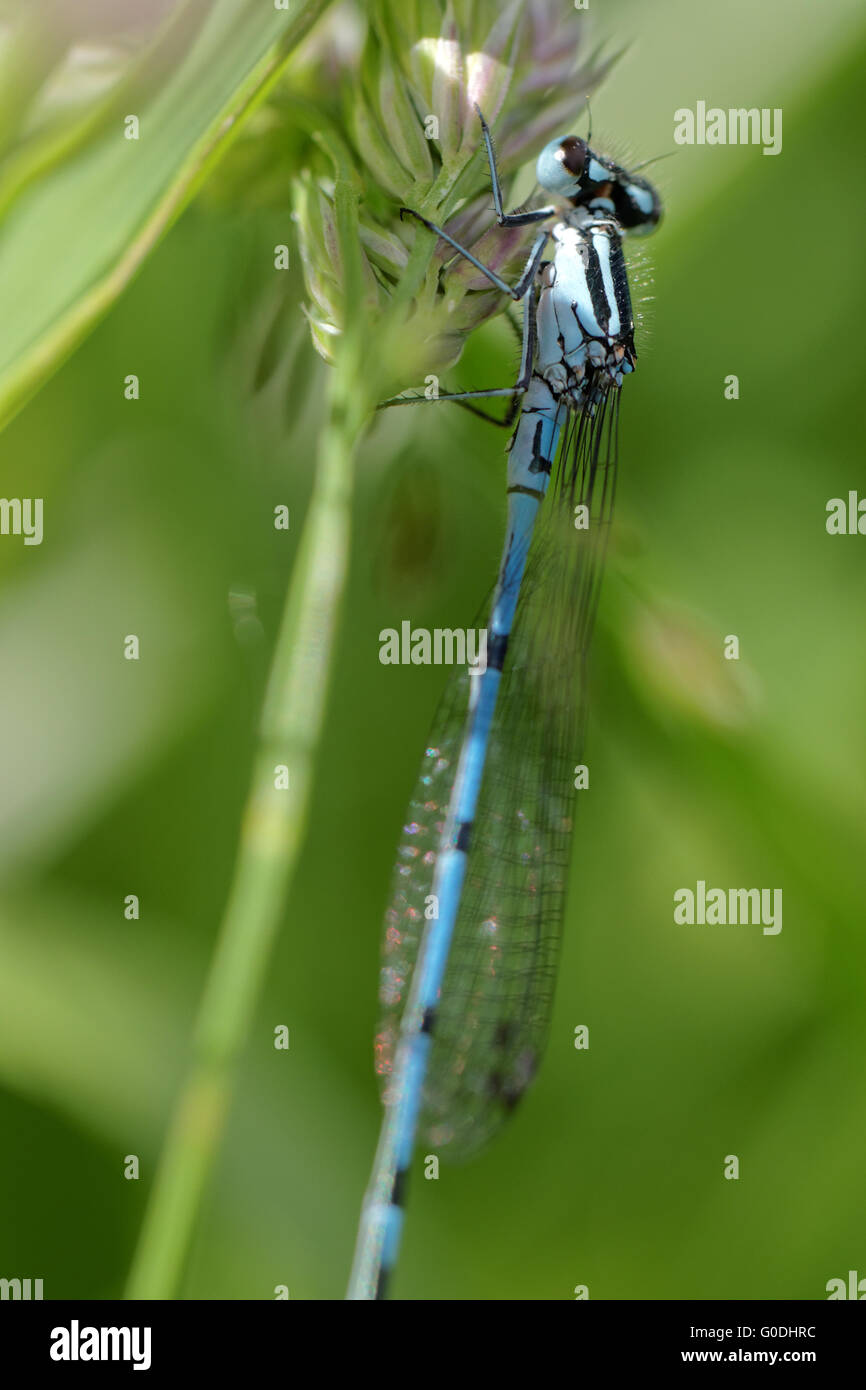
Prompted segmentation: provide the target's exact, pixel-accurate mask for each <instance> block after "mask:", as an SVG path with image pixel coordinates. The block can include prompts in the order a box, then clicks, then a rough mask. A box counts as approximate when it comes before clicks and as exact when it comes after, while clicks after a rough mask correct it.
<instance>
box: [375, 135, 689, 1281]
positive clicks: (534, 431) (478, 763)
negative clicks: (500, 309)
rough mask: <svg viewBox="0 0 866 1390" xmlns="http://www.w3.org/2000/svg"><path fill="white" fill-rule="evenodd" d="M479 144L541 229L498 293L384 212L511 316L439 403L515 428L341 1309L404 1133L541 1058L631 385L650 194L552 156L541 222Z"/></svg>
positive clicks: (456, 1132) (387, 1203)
mask: <svg viewBox="0 0 866 1390" xmlns="http://www.w3.org/2000/svg"><path fill="white" fill-rule="evenodd" d="M480 115H481V113H480V112H479V116H480ZM481 128H482V135H483V139H484V143H485V147H486V151H487V158H488V162H489V165H490V178H491V182H492V185H493V200H494V206H495V210H496V217H497V221H498V223H499V225H500V226H503V227H515V226H523V225H529V224H540V226H541V230H540V231H539V233H538V235H537V236H536V238H535V241H534V243H533V246H532V249H531V251H530V253H529V256H528V259H527V262H526V265H525V268H524V270H523V273H522V274H521V276H520V277H519V279H518V281H517V283H516V284H514V285H509V284H507V283H506V281H505V280H503V279H502V278H501V277H500V276H499V275H498V274H496V273H495V272H494V271H492V270H490V269H489V268H488V267H485V266H484V265H482V264H481V262H480V261H478V260H477V259H476V258H475V257H474V256H473V255H472V254H471V253H470V252H468V251H467V250H465V248H464V247H462V246H460V245H459V244H458V243H457V242H456V241H455V240H453V239H452V238H451V237H450V236H449V235H448V234H447V232H445V231H444V230H443V229H442V228H441V227H437V226H435V225H434V224H433V223H430V222H427V221H426V220H425V219H424V218H421V217H420V216H419V214H417V213H413V212H411V211H410V210H409V209H404V212H406V213H408V215H410V216H412V217H414V218H416V219H417V220H418V221H421V222H424V224H425V225H426V226H427V227H428V228H429V229H430V230H431V231H434V232H436V233H437V234H438V235H439V236H441V237H444V239H445V240H446V242H448V243H449V244H450V245H451V246H452V247H453V248H454V251H455V253H456V254H459V255H461V256H464V257H465V258H466V259H467V260H469V261H471V263H472V264H473V265H474V266H476V267H477V268H478V270H479V271H482V272H483V273H484V274H485V275H486V276H487V278H488V279H489V280H490V281H491V282H492V283H493V284H494V285H496V286H497V288H498V289H500V290H501V291H502V292H503V293H504V294H507V295H509V296H511V298H512V299H514V300H516V301H520V300H522V301H523V332H522V351H521V363H520V373H519V377H518V380H517V382H516V384H515V385H514V386H511V387H497V388H491V389H489V390H483V391H463V392H455V393H451V394H449V395H444V396H440V397H439V400H455V401H459V402H462V403H463V404H466V405H468V407H469V408H470V409H473V410H475V411H479V412H481V413H483V408H481V407H478V406H475V405H474V404H472V403H473V402H474V401H476V400H478V399H480V398H490V397H507V398H510V405H509V409H508V411H507V414H506V417H505V420H506V422H507V423H511V422H512V421H513V420H514V419H515V418H517V425H516V428H515V430H514V433H513V434H512V436H511V440H510V443H509V446H508V450H509V452H508V519H507V529H506V535H505V544H504V547H503V553H502V561H501V566H500V570H499V576H498V579H497V582H496V585H495V588H494V591H493V596H492V600H491V605H490V616H489V620H488V624H487V627H488V645H487V669H486V670H485V671H484V672H483V673H482V674H478V673H475V674H470V673H469V672H467V671H463V672H459V673H455V675H454V677H453V679H452V681H451V683H450V686H449V689H448V691H447V693H446V696H445V698H444V700H443V702H442V705H441V707H440V710H439V714H438V716H437V719H436V722H435V725H434V729H433V732H432V734H431V738H430V741H429V746H428V748H427V753H426V756H425V759H424V763H423V766H422V770H421V776H420V779H419V782H418V785H417V788H416V792H415V795H414V798H413V801H412V803H411V805H410V808H409V813H408V816H407V820H406V825H405V828H404V833H403V840H402V843H401V847H400V852H399V855H398V860H397V866H396V869H395V876H394V893H393V899H392V903H391V906H390V908H389V910H388V914H387V918H386V927H385V945H384V958H383V964H382V973H381V987H380V1000H381V1003H382V1006H383V1010H384V1017H383V1021H382V1023H381V1026H380V1030H379V1033H378V1035H377V1038H376V1067H377V1071H378V1072H379V1074H380V1076H381V1077H382V1080H383V1100H384V1104H385V1116H384V1121H383V1127H382V1133H381V1137H380V1140H379V1147H378V1150H377V1153H376V1159H375V1165H374V1169H373V1174H372V1178H371V1181H370V1185H369V1187H368V1189H367V1193H366V1196H365V1199H364V1207H363V1212H362V1217H361V1228H360V1232H359V1237H358V1245H357V1249H356V1252H355V1262H354V1266H353V1270H352V1278H351V1283H350V1287H349V1297H350V1298H356V1299H368V1298H376V1297H382V1296H383V1293H384V1289H385V1284H386V1280H387V1277H388V1274H389V1273H390V1271H391V1270H392V1269H393V1266H394V1262H395V1259H396V1255H397V1249H398V1245H399V1239H400V1229H401V1225H402V1217H403V1201H404V1194H405V1183H406V1176H407V1172H408V1168H409V1164H410V1161H411V1157H412V1153H413V1149H414V1145H415V1140H416V1132H417V1130H418V1127H419V1124H421V1125H422V1126H423V1134H424V1136H425V1138H426V1140H427V1141H428V1142H429V1144H430V1146H431V1147H432V1148H433V1149H434V1150H435V1151H436V1152H437V1153H443V1154H453V1155H455V1156H456V1155H459V1156H465V1155H467V1154H470V1153H472V1152H473V1151H474V1150H475V1149H477V1148H479V1147H480V1146H481V1145H482V1144H483V1143H484V1142H485V1141H486V1140H487V1139H488V1138H489V1137H490V1135H491V1134H492V1132H493V1131H494V1130H495V1129H496V1128H497V1127H498V1125H499V1124H500V1123H501V1122H502V1121H503V1120H504V1119H505V1118H506V1117H507V1115H508V1114H509V1113H510V1112H511V1111H512V1110H513V1109H514V1107H515V1105H516V1104H517V1102H518V1100H519V1099H520V1096H521V1095H522V1094H523V1092H524V1091H525V1089H526V1087H527V1086H528V1084H529V1082H530V1081H531V1079H532V1076H533V1074H534V1073H535V1070H536V1068H537V1065H538V1061H539V1058H540V1055H541V1052H542V1050H543V1047H544V1043H545V1039H546V1034H547V1030H548V1023H549V1017H550V1007H551V1002H552V996H553V987H554V978H555V973H556V966H557V957H558V951H559V938H560V925H561V921H562V916H563V908H564V898H565V889H566V875H567V868H568V857H569V849H570V844H571V840H572V816H573V810H574V800H575V785H574V769H575V765H576V764H577V763H579V762H580V750H581V743H582V735H583V724H584V719H585V712H586V698H585V679H586V657H587V652H588V647H589V640H590V635H591V632H592V626H593V619H594V615H595V609H596V604H597V600H598V593H599V585H600V580H601V572H602V565H603V558H604V551H605V547H606V541H607V535H608V531H609V528H610V522H611V516H612V507H613V497H614V487H615V482H616V451H617V425H618V414H619V398H620V397H619V390H620V387H621V385H622V382H623V380H624V378H625V377H626V376H627V375H628V374H629V373H630V372H631V371H633V370H634V366H635V347H634V323H633V318H632V307H631V297H630V293H629V285H628V277H627V273H626V265H625V259H624V255H623V247H622V242H623V237H624V235H625V234H627V233H629V232H646V231H650V230H652V228H653V227H655V226H656V225H657V223H658V221H659V218H660V216H661V204H660V201H659V198H658V195H657V193H656V191H655V189H654V188H653V187H652V185H651V184H649V183H648V182H647V181H646V180H645V179H643V178H641V177H639V176H638V175H637V174H636V173H635V172H634V171H632V172H629V171H627V170H626V169H624V168H622V167H620V166H619V165H617V164H615V163H613V161H612V160H609V159H606V158H604V157H602V156H600V155H598V154H596V153H595V152H594V151H593V150H592V149H591V148H590V146H589V143H588V140H586V141H585V140H582V139H580V138H579V137H577V136H567V137H565V138H564V139H557V140H553V141H551V143H550V144H549V145H547V146H546V147H545V149H544V150H543V151H542V153H541V155H540V156H539V159H538V164H537V178H538V183H539V185H540V186H541V188H542V189H543V190H545V191H546V192H547V193H548V194H552V195H554V196H555V197H556V198H557V199H558V203H557V204H556V205H551V206H546V207H543V208H538V209H534V210H531V211H518V212H514V213H506V212H504V211H503V204H502V195H501V189H500V182H499V177H498V174H497V169H496V160H495V157H494V152H493V145H492V141H491V138H490V132H489V130H488V128H487V125H486V123H485V121H484V118H483V117H481ZM590 138H591V137H590ZM551 241H552V243H553V255H552V258H551V259H549V260H546V259H545V251H546V249H547V247H548V245H549V243H550V242H551ZM410 399H411V398H410ZM403 403H408V402H407V401H406V399H405V398H400V399H398V400H395V401H394V402H387V403H386V404H403ZM518 412H519V415H518ZM542 503H544V505H543V506H542Z"/></svg>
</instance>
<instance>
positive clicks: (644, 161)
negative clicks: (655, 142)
mask: <svg viewBox="0 0 866 1390" xmlns="http://www.w3.org/2000/svg"><path fill="white" fill-rule="evenodd" d="M672 154H679V150H665V152H664V154H654V155H653V157H652V159H642V160H641V162H640V164H633V165H632V166H631V169H630V170H629V172H630V173H632V174H636V173H637V171H638V169H646V167H647V165H648V164H658V162H659V160H660V159H670V157H671V155H672Z"/></svg>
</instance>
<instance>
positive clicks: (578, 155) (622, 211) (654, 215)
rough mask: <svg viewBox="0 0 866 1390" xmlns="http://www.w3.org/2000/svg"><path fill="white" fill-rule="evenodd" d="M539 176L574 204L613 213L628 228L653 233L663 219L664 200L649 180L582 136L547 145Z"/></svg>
mask: <svg viewBox="0 0 866 1390" xmlns="http://www.w3.org/2000/svg"><path fill="white" fill-rule="evenodd" d="M536 177H537V179H538V182H539V184H540V185H541V187H542V188H544V189H546V190H547V192H548V193H558V194H559V196H560V197H562V198H567V199H568V201H569V202H570V203H571V204H572V206H573V207H576V208H587V209H588V210H590V211H592V212H606V213H609V214H610V215H611V216H612V217H614V218H615V219H616V221H617V222H618V223H619V225H620V227H622V229H623V230H624V231H630V232H651V231H652V230H653V228H654V227H656V226H658V223H659V221H660V219H661V215H662V204H661V199H660V198H659V195H658V193H657V192H656V190H655V188H654V187H653V185H652V184H651V183H650V182H649V180H648V179H643V178H640V177H639V176H638V175H637V174H630V173H629V172H628V170H627V169H623V168H622V167H621V166H620V165H619V164H615V163H614V162H613V160H612V159H606V158H605V157H604V155H599V154H596V153H595V151H594V150H591V149H590V147H589V145H588V144H587V143H586V141H585V140H581V138H580V136H579V135H566V136H565V137H563V138H561V139H558V140H551V142H550V144H549V145H545V147H544V149H543V150H542V151H541V154H540V155H539V156H538V163H537V165H536Z"/></svg>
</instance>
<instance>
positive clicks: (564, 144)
mask: <svg viewBox="0 0 866 1390" xmlns="http://www.w3.org/2000/svg"><path fill="white" fill-rule="evenodd" d="M586 156H587V144H586V141H585V140H581V139H580V137H579V136H578V135H567V136H566V137H565V139H564V140H561V141H560V144H559V149H558V150H557V152H556V157H557V159H558V160H560V162H561V164H562V166H563V168H564V169H567V170H568V172H569V174H571V176H572V178H575V179H579V178H580V176H581V174H582V173H583V171H584V169H585V168H586Z"/></svg>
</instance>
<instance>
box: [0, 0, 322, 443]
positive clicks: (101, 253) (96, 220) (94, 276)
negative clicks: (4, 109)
mask: <svg viewBox="0 0 866 1390" xmlns="http://www.w3.org/2000/svg"><path fill="white" fill-rule="evenodd" d="M327 3H328V0H298V2H297V3H294V4H293V5H292V9H291V12H286V11H283V10H276V9H274V7H273V6H272V5H264V4H250V3H249V0H215V3H213V4H211V5H210V6H205V9H209V13H208V14H207V18H206V21H205V23H204V24H203V25H202V27H201V30H200V31H199V33H198V34H197V36H196V38H195V40H194V42H193V43H192V45H191V47H190V48H189V50H188V52H187V53H186V54H185V55H184V57H183V59H182V61H181V62H180V63H179V64H178V65H176V66H175V67H174V69H173V70H172V71H170V73H169V74H168V75H167V76H166V77H165V78H164V80H163V81H161V82H159V83H157V84H156V86H155V88H154V89H153V90H151V91H150V92H149V93H148V95H147V96H146V97H145V98H144V99H143V100H142V101H141V104H140V106H136V108H135V109H134V110H133V111H132V112H130V113H129V114H135V115H137V116H138V118H139V127H140V138H139V139H138V140H127V139H126V138H125V137H124V125H123V119H122V118H121V117H118V119H117V121H116V124H112V126H111V128H110V129H109V130H107V131H105V132H104V133H103V134H102V135H101V137H100V138H99V139H98V140H97V141H95V142H94V143H91V144H90V145H88V146H87V147H86V148H85V149H83V150H82V151H80V152H79V153H78V155H77V156H76V157H74V158H71V159H67V160H66V161H65V162H63V163H62V164H59V165H58V166H57V167H56V168H54V169H52V170H51V171H50V172H49V173H48V174H46V175H45V176H44V177H43V178H42V179H41V180H39V181H38V182H36V183H34V184H32V185H31V186H30V187H29V188H27V189H26V190H25V192H24V193H23V194H22V196H21V197H20V198H19V199H18V201H17V202H16V203H14V205H13V207H12V209H11V211H10V212H9V213H8V215H7V217H6V219H5V222H4V225H3V228H2V233H0V302H2V303H3V305H4V324H3V327H4V332H3V342H2V347H0V427H2V426H3V425H4V424H5V423H6V422H7V421H8V420H9V419H10V418H11V416H12V415H14V414H15V412H16V411H17V410H19V409H20V407H21V406H22V405H23V404H24V402H25V401H26V400H27V399H28V397H29V396H30V395H32V393H33V392H34V391H35V390H36V389H37V388H38V387H39V385H40V384H41V383H42V382H43V381H44V380H45V378H46V377H47V376H48V375H49V374H50V373H51V372H52V371H53V370H54V369H55V368H56V367H57V366H58V364H59V363H60V362H61V361H62V359H63V358H64V357H65V356H66V355H67V354H68V353H69V352H70V351H71V350H72V349H73V347H74V346H75V345H76V344H77V343H78V342H79V341H80V339H81V338H82V337H83V336H84V334H85V333H86V332H87V331H88V329H89V328H90V327H91V326H92V325H93V323H94V322H95V321H96V319H97V318H98V317H99V316H100V314H102V313H104V312H105V310H106V309H107V308H108V307H109V305H110V304H111V303H112V302H113V300H114V299H115V298H116V297H117V295H118V294H119V293H120V292H121V291H122V290H123V288H124V286H125V285H126V284H127V283H128V281H129V280H130V278H131V276H132V275H133V274H134V273H135V271H136V270H137V269H138V267H139V266H140V264H141V262H142V260H143V259H144V257H145V256H146V255H147V253H148V252H149V251H150V249H151V248H152V246H153V245H154V243H155V242H156V241H157V239H158V238H159V236H160V235H161V234H162V233H163V232H164V231H165V229H166V228H167V227H168V226H169V225H170V224H171V222H172V221H173V220H174V219H175V218H176V217H177V216H178V214H179V213H180V212H181V210H182V209H183V208H184V207H185V205H186V204H187V203H188V202H189V200H190V198H191V197H192V195H193V193H194V192H195V191H196V189H197V188H198V186H199V184H200V183H201V181H202V179H203V178H204V176H205V174H206V173H207V172H208V170H209V168H210V166H211V165H212V163H213V162H214V160H215V159H216V158H218V157H219V155H220V154H221V153H222V150H223V149H224V148H225V146H226V144H227V143H228V141H229V140H230V139H231V138H232V137H233V135H234V132H235V129H236V127H237V125H238V123H239V121H241V120H242V119H243V118H244V117H245V116H246V115H247V113H248V112H249V111H250V110H251V109H252V108H253V106H254V105H255V104H256V102H257V101H258V100H260V98H261V97H262V95H263V94H264V92H265V91H266V90H267V87H268V85H269V84H270V83H271V82H272V81H273V80H274V78H275V77H276V76H277V74H278V73H279V71H280V69H281V67H282V66H283V64H284V63H285V61H286V59H287V57H288V54H289V53H290V51H291V49H292V48H293V47H294V46H295V44H296V43H297V42H298V40H299V39H300V38H301V37H302V36H303V35H304V34H305V33H306V32H307V30H308V29H309V28H310V26H311V25H312V24H313V22H314V21H315V19H316V18H317V17H318V15H319V14H320V13H321V12H322V10H323V9H324V8H325V6H326V4H327ZM198 7H199V8H200V6H198Z"/></svg>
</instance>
